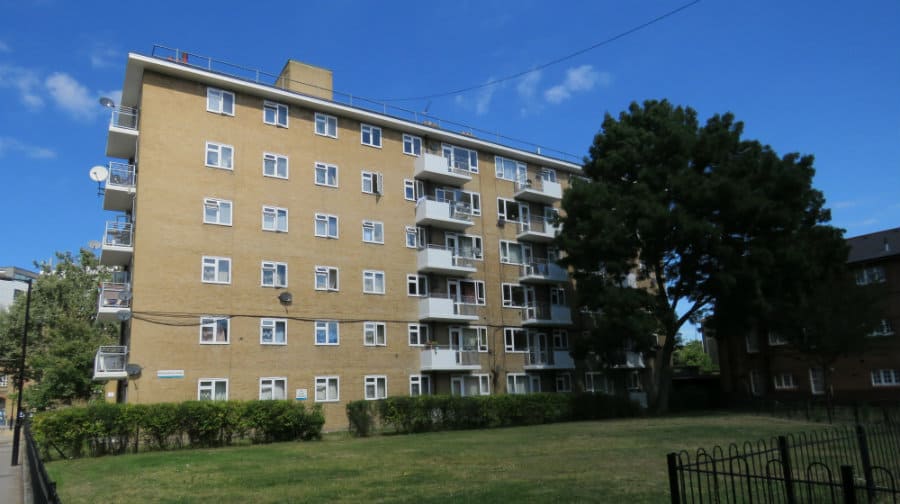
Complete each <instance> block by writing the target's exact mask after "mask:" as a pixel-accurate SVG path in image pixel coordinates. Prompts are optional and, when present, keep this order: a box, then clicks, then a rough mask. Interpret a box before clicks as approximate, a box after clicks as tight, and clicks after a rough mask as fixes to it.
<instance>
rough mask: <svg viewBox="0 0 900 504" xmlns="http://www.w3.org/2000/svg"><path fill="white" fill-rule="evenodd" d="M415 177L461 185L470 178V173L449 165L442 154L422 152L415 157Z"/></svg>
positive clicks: (439, 182) (456, 185)
mask: <svg viewBox="0 0 900 504" xmlns="http://www.w3.org/2000/svg"><path fill="white" fill-rule="evenodd" d="M415 177H416V178H417V179H419V180H429V181H431V182H435V183H438V184H446V185H451V186H455V187H462V186H463V184H465V183H466V182H469V181H470V180H472V174H471V173H470V172H469V171H467V170H463V169H460V168H456V167H453V166H450V161H449V160H447V158H445V157H443V156H438V155H436V154H428V153H424V154H422V155H421V156H419V157H417V158H416V161H415Z"/></svg>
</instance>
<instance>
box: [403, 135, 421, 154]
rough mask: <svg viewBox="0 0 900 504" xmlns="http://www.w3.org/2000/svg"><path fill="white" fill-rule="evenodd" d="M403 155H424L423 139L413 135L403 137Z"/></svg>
mask: <svg viewBox="0 0 900 504" xmlns="http://www.w3.org/2000/svg"><path fill="white" fill-rule="evenodd" d="M403 153H404V154H409V155H410V156H421V155H422V139H421V138H419V137H417V136H413V135H406V134H404V135H403Z"/></svg>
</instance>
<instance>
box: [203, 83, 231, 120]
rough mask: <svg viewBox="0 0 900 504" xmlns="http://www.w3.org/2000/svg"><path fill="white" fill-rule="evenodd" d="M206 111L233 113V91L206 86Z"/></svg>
mask: <svg viewBox="0 0 900 504" xmlns="http://www.w3.org/2000/svg"><path fill="white" fill-rule="evenodd" d="M206 111H207V112H213V113H216V114H225V115H230V116H233V115H234V93H232V92H230V91H223V90H221V89H216V88H206Z"/></svg>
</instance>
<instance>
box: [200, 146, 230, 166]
mask: <svg viewBox="0 0 900 504" xmlns="http://www.w3.org/2000/svg"><path fill="white" fill-rule="evenodd" d="M233 159H234V147H232V146H230V145H225V144H218V143H214V142H206V166H211V167H213V168H222V169H224V170H233V169H234V165H233V164H232V162H233Z"/></svg>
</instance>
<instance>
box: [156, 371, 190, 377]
mask: <svg viewBox="0 0 900 504" xmlns="http://www.w3.org/2000/svg"><path fill="white" fill-rule="evenodd" d="M156 377H157V378H184V369H160V370H159V371H157V372H156Z"/></svg>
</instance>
